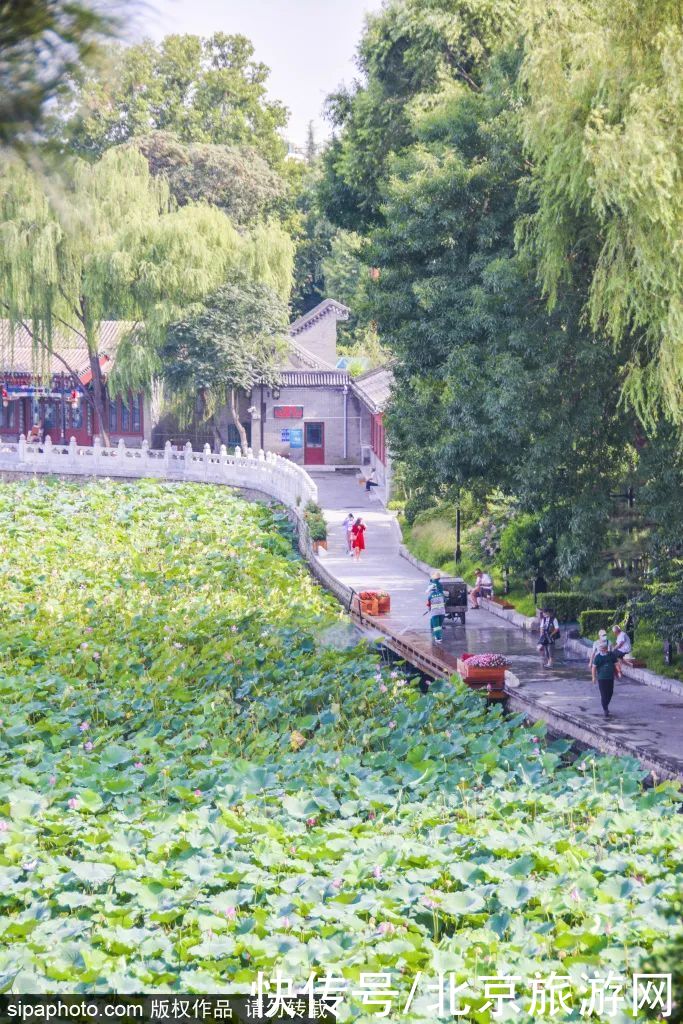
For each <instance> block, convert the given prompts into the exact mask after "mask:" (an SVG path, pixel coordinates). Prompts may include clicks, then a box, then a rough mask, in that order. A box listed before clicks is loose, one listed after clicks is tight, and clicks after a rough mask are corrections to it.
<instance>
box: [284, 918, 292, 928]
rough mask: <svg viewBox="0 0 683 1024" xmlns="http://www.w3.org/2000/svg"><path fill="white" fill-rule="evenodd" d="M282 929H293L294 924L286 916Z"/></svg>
mask: <svg viewBox="0 0 683 1024" xmlns="http://www.w3.org/2000/svg"><path fill="white" fill-rule="evenodd" d="M282 927H283V928H291V927H292V922H291V921H290V919H289V918H288V917H286V916H285V917H283V918H282Z"/></svg>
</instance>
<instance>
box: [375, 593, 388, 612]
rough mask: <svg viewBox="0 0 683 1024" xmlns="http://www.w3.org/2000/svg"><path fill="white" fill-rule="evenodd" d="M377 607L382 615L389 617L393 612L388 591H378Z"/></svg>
mask: <svg viewBox="0 0 683 1024" xmlns="http://www.w3.org/2000/svg"><path fill="white" fill-rule="evenodd" d="M377 607H378V610H379V614H380V615H388V614H389V612H390V611H391V597H390V596H389V594H388V593H387V592H386V590H378V591H377Z"/></svg>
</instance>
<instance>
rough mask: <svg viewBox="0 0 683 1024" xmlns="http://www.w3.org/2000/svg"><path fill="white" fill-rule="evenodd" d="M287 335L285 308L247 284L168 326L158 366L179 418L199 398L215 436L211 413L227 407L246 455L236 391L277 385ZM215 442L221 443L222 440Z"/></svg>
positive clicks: (263, 288)
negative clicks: (261, 385) (178, 412)
mask: <svg viewBox="0 0 683 1024" xmlns="http://www.w3.org/2000/svg"><path fill="white" fill-rule="evenodd" d="M286 330H287V306H286V303H285V302H283V300H282V298H281V297H280V296H279V295H278V294H277V293H276V292H275V291H274V290H273V289H272V288H270V287H268V286H267V285H264V284H260V283H255V282H252V281H249V280H246V279H245V280H241V281H240V280H237V281H234V282H231V283H230V284H227V285H224V286H223V287H222V288H220V289H219V290H218V291H217V292H215V293H214V294H212V295H210V296H209V297H208V298H207V300H206V302H205V306H204V308H203V309H202V310H201V311H199V312H197V313H196V314H194V315H193V316H191V317H188V318H187V319H184V320H182V321H180V322H178V323H175V324H172V325H171V326H170V327H169V330H168V332H167V336H166V341H165V343H164V346H163V348H162V350H161V362H162V366H163V368H164V378H163V379H164V381H165V382H166V383H167V384H168V386H169V389H170V392H171V394H172V395H173V399H174V403H175V405H176V407H177V408H178V410H179V411H180V413H181V418H182V417H183V413H184V414H185V418H189V417H190V416H191V415H192V413H193V412H194V410H195V408H196V401H197V397H199V399H200V401H201V404H202V411H203V416H204V419H207V420H211V421H212V422H213V424H214V430H215V432H216V433H217V434H218V428H217V424H216V418H215V413H216V411H217V409H220V408H221V407H222V406H224V405H226V404H227V405H229V407H230V410H231V413H232V418H233V422H234V424H235V427H236V428H237V431H238V433H239V434H240V437H241V441H242V447H243V449H244V450H245V451H246V448H247V435H246V433H245V430H244V427H243V426H242V424H241V422H240V418H239V415H238V410H237V392H238V391H246V392H249V391H251V389H252V388H253V386H254V385H255V384H257V383H258V382H263V383H266V384H273V383H275V382H276V381H277V379H278V373H279V369H280V366H281V364H282V356H283V354H284V352H285V351H286ZM218 440H219V442H220V443H223V441H224V439H223V438H221V437H220V435H219V436H218Z"/></svg>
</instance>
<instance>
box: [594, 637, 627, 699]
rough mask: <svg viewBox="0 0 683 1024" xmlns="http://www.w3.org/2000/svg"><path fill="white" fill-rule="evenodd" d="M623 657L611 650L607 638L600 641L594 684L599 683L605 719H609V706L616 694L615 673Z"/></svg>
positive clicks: (595, 663)
mask: <svg viewBox="0 0 683 1024" xmlns="http://www.w3.org/2000/svg"><path fill="white" fill-rule="evenodd" d="M622 657H623V655H622V654H620V653H619V651H610V650H609V644H608V643H607V637H605V638H604V640H601V641H600V647H599V648H598V653H597V654H596V655H595V657H594V658H593V683H597V684H598V686H599V688H600V703H601V704H602V713H603V714H604V716H605V718H609V704H610V701H611V700H612V696H613V694H614V673H615V669H616V667H617V663H618V661H619V659H620V658H622Z"/></svg>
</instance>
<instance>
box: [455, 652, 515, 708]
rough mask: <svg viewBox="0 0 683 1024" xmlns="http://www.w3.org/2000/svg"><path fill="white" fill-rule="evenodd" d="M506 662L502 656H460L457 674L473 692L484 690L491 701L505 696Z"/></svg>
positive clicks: (489, 654)
mask: <svg viewBox="0 0 683 1024" xmlns="http://www.w3.org/2000/svg"><path fill="white" fill-rule="evenodd" d="M508 664H509V662H508V660H507V658H504V657H503V655H502V654H492V653H487V654H462V655H461V656H460V657H459V658H458V672H459V673H460V675H461V676H462V678H463V681H464V682H465V683H466V684H467V686H469V687H471V689H473V690H486V693H487V696H488V697H489V698H490V699H492V700H501V699H502V698H503V697H504V696H505V669H506V668H507V667H508Z"/></svg>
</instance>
